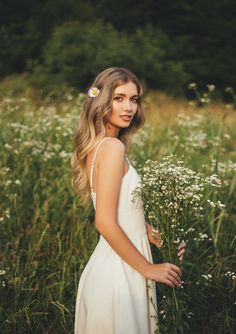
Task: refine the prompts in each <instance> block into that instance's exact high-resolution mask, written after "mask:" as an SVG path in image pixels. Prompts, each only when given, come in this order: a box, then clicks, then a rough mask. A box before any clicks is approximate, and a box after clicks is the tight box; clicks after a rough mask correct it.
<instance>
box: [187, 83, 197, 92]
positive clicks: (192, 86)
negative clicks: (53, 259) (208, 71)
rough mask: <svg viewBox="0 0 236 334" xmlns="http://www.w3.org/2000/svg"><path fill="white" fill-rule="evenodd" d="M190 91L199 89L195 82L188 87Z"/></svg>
mask: <svg viewBox="0 0 236 334" xmlns="http://www.w3.org/2000/svg"><path fill="white" fill-rule="evenodd" d="M188 89H190V90H191V89H192V90H195V89H197V84H196V83H195V82H192V83H190V84H189V85H188Z"/></svg>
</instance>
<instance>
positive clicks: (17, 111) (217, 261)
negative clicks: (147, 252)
mask: <svg viewBox="0 0 236 334" xmlns="http://www.w3.org/2000/svg"><path fill="white" fill-rule="evenodd" d="M82 102H83V95H82V94H79V95H78V94H74V93H71V92H69V91H68V93H64V94H63V95H62V96H58V95H54V94H53V93H52V94H51V95H48V96H47V97H45V98H44V99H42V100H40V99H35V98H31V97H30V96H28V95H27V94H25V95H23V94H22V95H20V96H12V95H11V94H10V93H9V95H8V96H5V97H4V98H1V100H0V152H1V160H0V189H1V191H0V299H1V303H0V332H1V333H4V334H8V333H9V334H10V333H11V334H14V333H17V334H21V333H22V334H23V333H24V334H25V333H34V334H35V333H39V334H47V333H48V334H49V333H50V334H60V333H67V334H68V333H72V332H73V322H74V307H75V299H76V293H77V285H78V281H79V277H80V274H81V272H82V270H83V268H84V266H85V264H86V262H87V260H88V258H89V256H90V254H91V253H92V251H93V249H94V247H95V245H96V242H97V240H98V233H97V232H96V230H95V228H94V224H93V219H94V211H93V208H92V205H91V203H90V205H89V206H88V207H83V206H81V205H80V201H79V198H78V196H77V195H75V194H74V192H73V190H72V187H71V181H70V179H71V169H70V153H71V150H72V136H73V131H74V128H75V125H76V122H77V119H78V115H79V113H80V111H81V108H82ZM200 102H201V101H200ZM200 104H201V105H200ZM144 110H145V115H146V124H145V125H144V127H143V128H142V129H141V130H140V131H139V132H138V133H137V134H135V135H134V136H133V138H132V140H131V144H130V145H129V146H128V156H129V159H130V160H131V162H132V163H133V165H134V166H136V168H137V169H138V170H140V171H141V168H142V166H143V164H144V162H145V161H146V160H147V159H149V158H151V159H153V160H160V159H162V157H164V156H166V155H170V154H172V153H174V154H176V155H178V156H179V157H181V159H182V160H184V161H185V163H186V164H187V166H188V167H189V168H191V169H193V170H194V171H197V172H200V173H203V174H204V175H205V176H211V175H213V174H215V175H216V176H217V178H219V179H220V187H218V190H217V192H216V193H215V194H214V198H213V199H211V200H212V201H213V202H214V203H217V205H212V207H211V210H209V211H207V212H204V213H203V218H204V219H203V220H202V221H199V224H197V225H195V226H194V228H193V227H192V226H191V223H190V224H189V228H192V229H193V233H192V238H191V239H189V240H187V251H186V255H185V258H184V263H183V275H184V281H185V285H184V288H183V293H184V298H185V301H186V309H185V316H184V333H192V334H198V333H204V334H205V333H207V334H216V333H219V334H221V333H222V334H223V333H235V330H236V319H235V314H236V300H235V294H234V291H235V283H236V258H235V248H236V247H235V246H236V233H235V232H236V206H235V202H236V151H235V146H236V131H235V129H236V110H235V109H234V108H233V106H230V105H225V104H224V103H220V102H218V103H214V102H210V101H208V100H207V101H206V100H205V101H204V100H202V103H199V102H196V103H189V102H188V101H186V100H180V99H174V98H171V97H168V96H166V95H164V94H160V93H159V94H158V93H155V92H150V93H148V94H147V95H146V96H145V99H144ZM213 202H212V203H213ZM152 251H153V256H154V258H158V256H159V254H158V250H157V249H154V247H153V246H152ZM94 284H96V282H94ZM159 297H160V296H159ZM159 317H160V324H161V330H162V333H165V332H166V324H165V317H163V316H162V314H160V315H159ZM168 333H170V331H169V332H168ZM172 333H177V331H176V330H175V329H174V328H173V331H172ZM170 334H171V333H170Z"/></svg>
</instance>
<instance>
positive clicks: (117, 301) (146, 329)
mask: <svg viewBox="0 0 236 334" xmlns="http://www.w3.org/2000/svg"><path fill="white" fill-rule="evenodd" d="M106 138H109V137H105V138H103V139H102V140H101V141H100V142H99V144H98V146H97V148H96V151H95V154H94V158H93V162H92V166H91V171H90V186H91V197H92V200H93V205H94V209H95V210H96V193H95V192H94V191H93V188H92V173H93V168H94V163H95V159H96V154H97V151H98V148H99V146H100V145H101V143H102V142H103V141H104V140H105V139H106ZM126 159H127V161H128V163H129V169H128V171H127V172H126V174H125V175H124V177H123V179H122V182H121V189H120V195H119V202H118V209H117V223H118V224H119V225H120V226H121V228H122V229H123V230H124V232H125V233H126V234H127V236H128V238H129V239H130V240H131V242H132V243H133V244H134V245H135V246H136V248H137V249H138V250H139V252H140V253H142V255H143V256H144V257H145V258H146V259H147V260H148V261H149V262H151V263H153V259H152V254H151V249H150V244H149V240H148V237H147V230H146V223H145V217H144V210H143V202H142V199H141V197H140V198H136V200H135V201H134V202H133V201H132V200H131V199H132V196H131V193H132V191H133V190H134V188H135V187H136V186H137V185H138V184H139V183H140V181H141V178H140V176H139V175H138V173H137V172H136V170H135V169H134V167H133V166H132V165H131V163H130V162H129V160H128V158H127V156H126ZM74 333H75V334H154V333H155V334H156V333H159V330H158V324H157V303H156V287H155V282H154V281H153V280H149V279H145V277H143V276H142V275H141V274H140V273H139V272H138V271H136V270H135V269H134V268H133V267H131V266H130V265H128V264H127V263H126V262H125V261H124V260H123V259H122V258H121V257H120V256H119V255H118V254H117V253H116V252H115V251H114V250H113V248H112V247H111V246H110V244H109V243H108V242H107V241H106V239H105V238H104V237H103V236H102V235H101V234H100V239H99V242H98V244H97V245H96V248H95V249H94V251H93V253H92V255H91V257H90V259H89V261H88V263H87V265H86V266H85V268H84V270H83V272H82V274H81V277H80V281H79V287H78V293H77V299H76V311H75V328H74Z"/></svg>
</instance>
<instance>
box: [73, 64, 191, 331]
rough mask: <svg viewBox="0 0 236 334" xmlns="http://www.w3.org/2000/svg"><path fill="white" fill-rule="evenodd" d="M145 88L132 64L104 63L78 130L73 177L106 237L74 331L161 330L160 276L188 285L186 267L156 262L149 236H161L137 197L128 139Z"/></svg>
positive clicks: (80, 298) (140, 119)
mask: <svg viewBox="0 0 236 334" xmlns="http://www.w3.org/2000/svg"><path fill="white" fill-rule="evenodd" d="M141 93H142V88H141V84H140V82H139V80H138V79H137V77H136V76H135V75H134V74H133V73H131V72H130V71H129V70H127V69H125V68H120V67H112V68H108V69H106V70H104V71H103V72H101V73H100V74H99V75H98V76H97V78H96V79H95V81H94V83H93V85H92V88H91V89H90V90H89V93H88V96H87V97H86V101H85V104H84V111H83V113H82V114H81V117H80V120H79V125H78V128H77V130H76V135H75V140H74V153H73V156H72V168H73V185H74V187H75V189H76V190H77V192H78V193H79V194H80V195H81V198H82V200H83V201H84V202H87V201H88V198H89V192H90V193H91V197H92V200H93V204H94V208H95V210H96V211H95V212H96V214H95V227H96V229H97V231H98V232H99V233H100V239H99V242H98V244H97V246H96V248H95V250H94V252H93V254H92V255H91V257H90V259H89V261H88V263H87V265H86V267H85V268H84V271H83V273H82V275H81V277H80V282H79V287H78V295H77V302H76V314H75V334H152V333H154V332H155V331H156V333H157V332H158V324H157V304H156V292H155V282H159V283H164V284H166V285H168V286H170V287H179V286H180V285H181V271H180V268H179V267H177V266H175V265H173V264H169V263H163V264H153V261H152V255H151V250H150V244H149V242H152V243H155V244H156V245H157V246H158V247H160V246H161V241H160V239H159V236H158V234H156V236H155V235H153V231H152V230H151V227H150V225H148V224H146V222H145V218H144V210H143V203H142V199H141V198H137V199H136V200H135V201H134V202H133V201H132V196H131V193H132V191H133V189H134V188H135V187H136V186H137V185H138V184H139V182H140V176H139V175H138V174H137V172H136V170H135V169H134V167H133V166H132V165H131V164H130V162H129V160H128V158H127V156H126V153H125V149H126V146H125V145H126V142H127V137H128V135H130V134H131V133H133V132H134V131H136V130H137V129H139V128H140V127H141V125H142V124H143V123H144V115H143V112H142V109H141ZM89 187H90V188H89ZM184 247H185V246H183V247H182V249H181V250H180V252H179V253H178V255H179V257H180V258H182V256H183V253H184Z"/></svg>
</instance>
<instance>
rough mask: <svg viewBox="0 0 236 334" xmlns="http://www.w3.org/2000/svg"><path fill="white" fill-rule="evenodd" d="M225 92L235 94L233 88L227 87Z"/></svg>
mask: <svg viewBox="0 0 236 334" xmlns="http://www.w3.org/2000/svg"><path fill="white" fill-rule="evenodd" d="M225 92H226V93H232V92H233V88H232V87H226V88H225Z"/></svg>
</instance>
